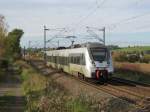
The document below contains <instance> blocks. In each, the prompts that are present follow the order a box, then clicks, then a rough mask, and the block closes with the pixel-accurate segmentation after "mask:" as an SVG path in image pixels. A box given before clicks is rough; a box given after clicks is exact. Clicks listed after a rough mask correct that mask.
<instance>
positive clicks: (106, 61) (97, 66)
mask: <svg viewBox="0 0 150 112" xmlns="http://www.w3.org/2000/svg"><path fill="white" fill-rule="evenodd" d="M89 52H90V57H91V65H92V66H91V75H92V76H91V77H92V78H94V79H96V80H100V81H101V80H103V81H107V80H108V79H110V78H111V76H112V74H113V71H114V69H113V64H112V57H111V52H110V50H109V49H108V48H107V47H105V46H103V47H102V46H99V47H98V46H97V47H91V48H89Z"/></svg>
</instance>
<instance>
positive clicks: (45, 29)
mask: <svg viewBox="0 0 150 112" xmlns="http://www.w3.org/2000/svg"><path fill="white" fill-rule="evenodd" d="M48 30H49V29H48V28H46V26H45V25H44V48H43V50H44V61H45V62H46V31H48Z"/></svg>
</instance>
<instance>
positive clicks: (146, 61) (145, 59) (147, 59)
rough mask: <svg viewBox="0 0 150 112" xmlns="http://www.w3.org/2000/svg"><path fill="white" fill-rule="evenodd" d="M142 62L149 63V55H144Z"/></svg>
mask: <svg viewBox="0 0 150 112" xmlns="http://www.w3.org/2000/svg"><path fill="white" fill-rule="evenodd" d="M142 62H144V63H150V55H144V57H143V60H142Z"/></svg>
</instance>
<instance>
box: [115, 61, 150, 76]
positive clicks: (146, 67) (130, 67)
mask: <svg viewBox="0 0 150 112" xmlns="http://www.w3.org/2000/svg"><path fill="white" fill-rule="evenodd" d="M114 66H115V68H116V69H122V70H127V71H133V72H141V73H143V74H147V75H148V74H150V64H146V63H129V62H114Z"/></svg>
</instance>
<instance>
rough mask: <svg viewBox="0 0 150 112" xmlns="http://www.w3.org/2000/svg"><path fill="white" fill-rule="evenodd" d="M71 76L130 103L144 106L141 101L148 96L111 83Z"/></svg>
mask: <svg viewBox="0 0 150 112" xmlns="http://www.w3.org/2000/svg"><path fill="white" fill-rule="evenodd" d="M70 77H71V76H70ZM71 78H73V79H76V80H78V81H79V82H80V83H82V84H84V85H85V86H91V87H93V88H95V89H97V90H100V91H104V92H106V93H108V94H111V95H113V96H115V97H118V98H120V99H122V100H125V101H127V102H129V103H132V104H136V105H138V106H143V104H141V101H144V100H145V99H146V97H145V96H143V95H141V94H138V93H135V92H133V91H129V90H127V89H124V88H120V87H116V86H113V85H111V84H103V85H100V84H95V83H93V82H89V81H88V82H87V81H84V80H81V79H78V78H77V77H71Z"/></svg>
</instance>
